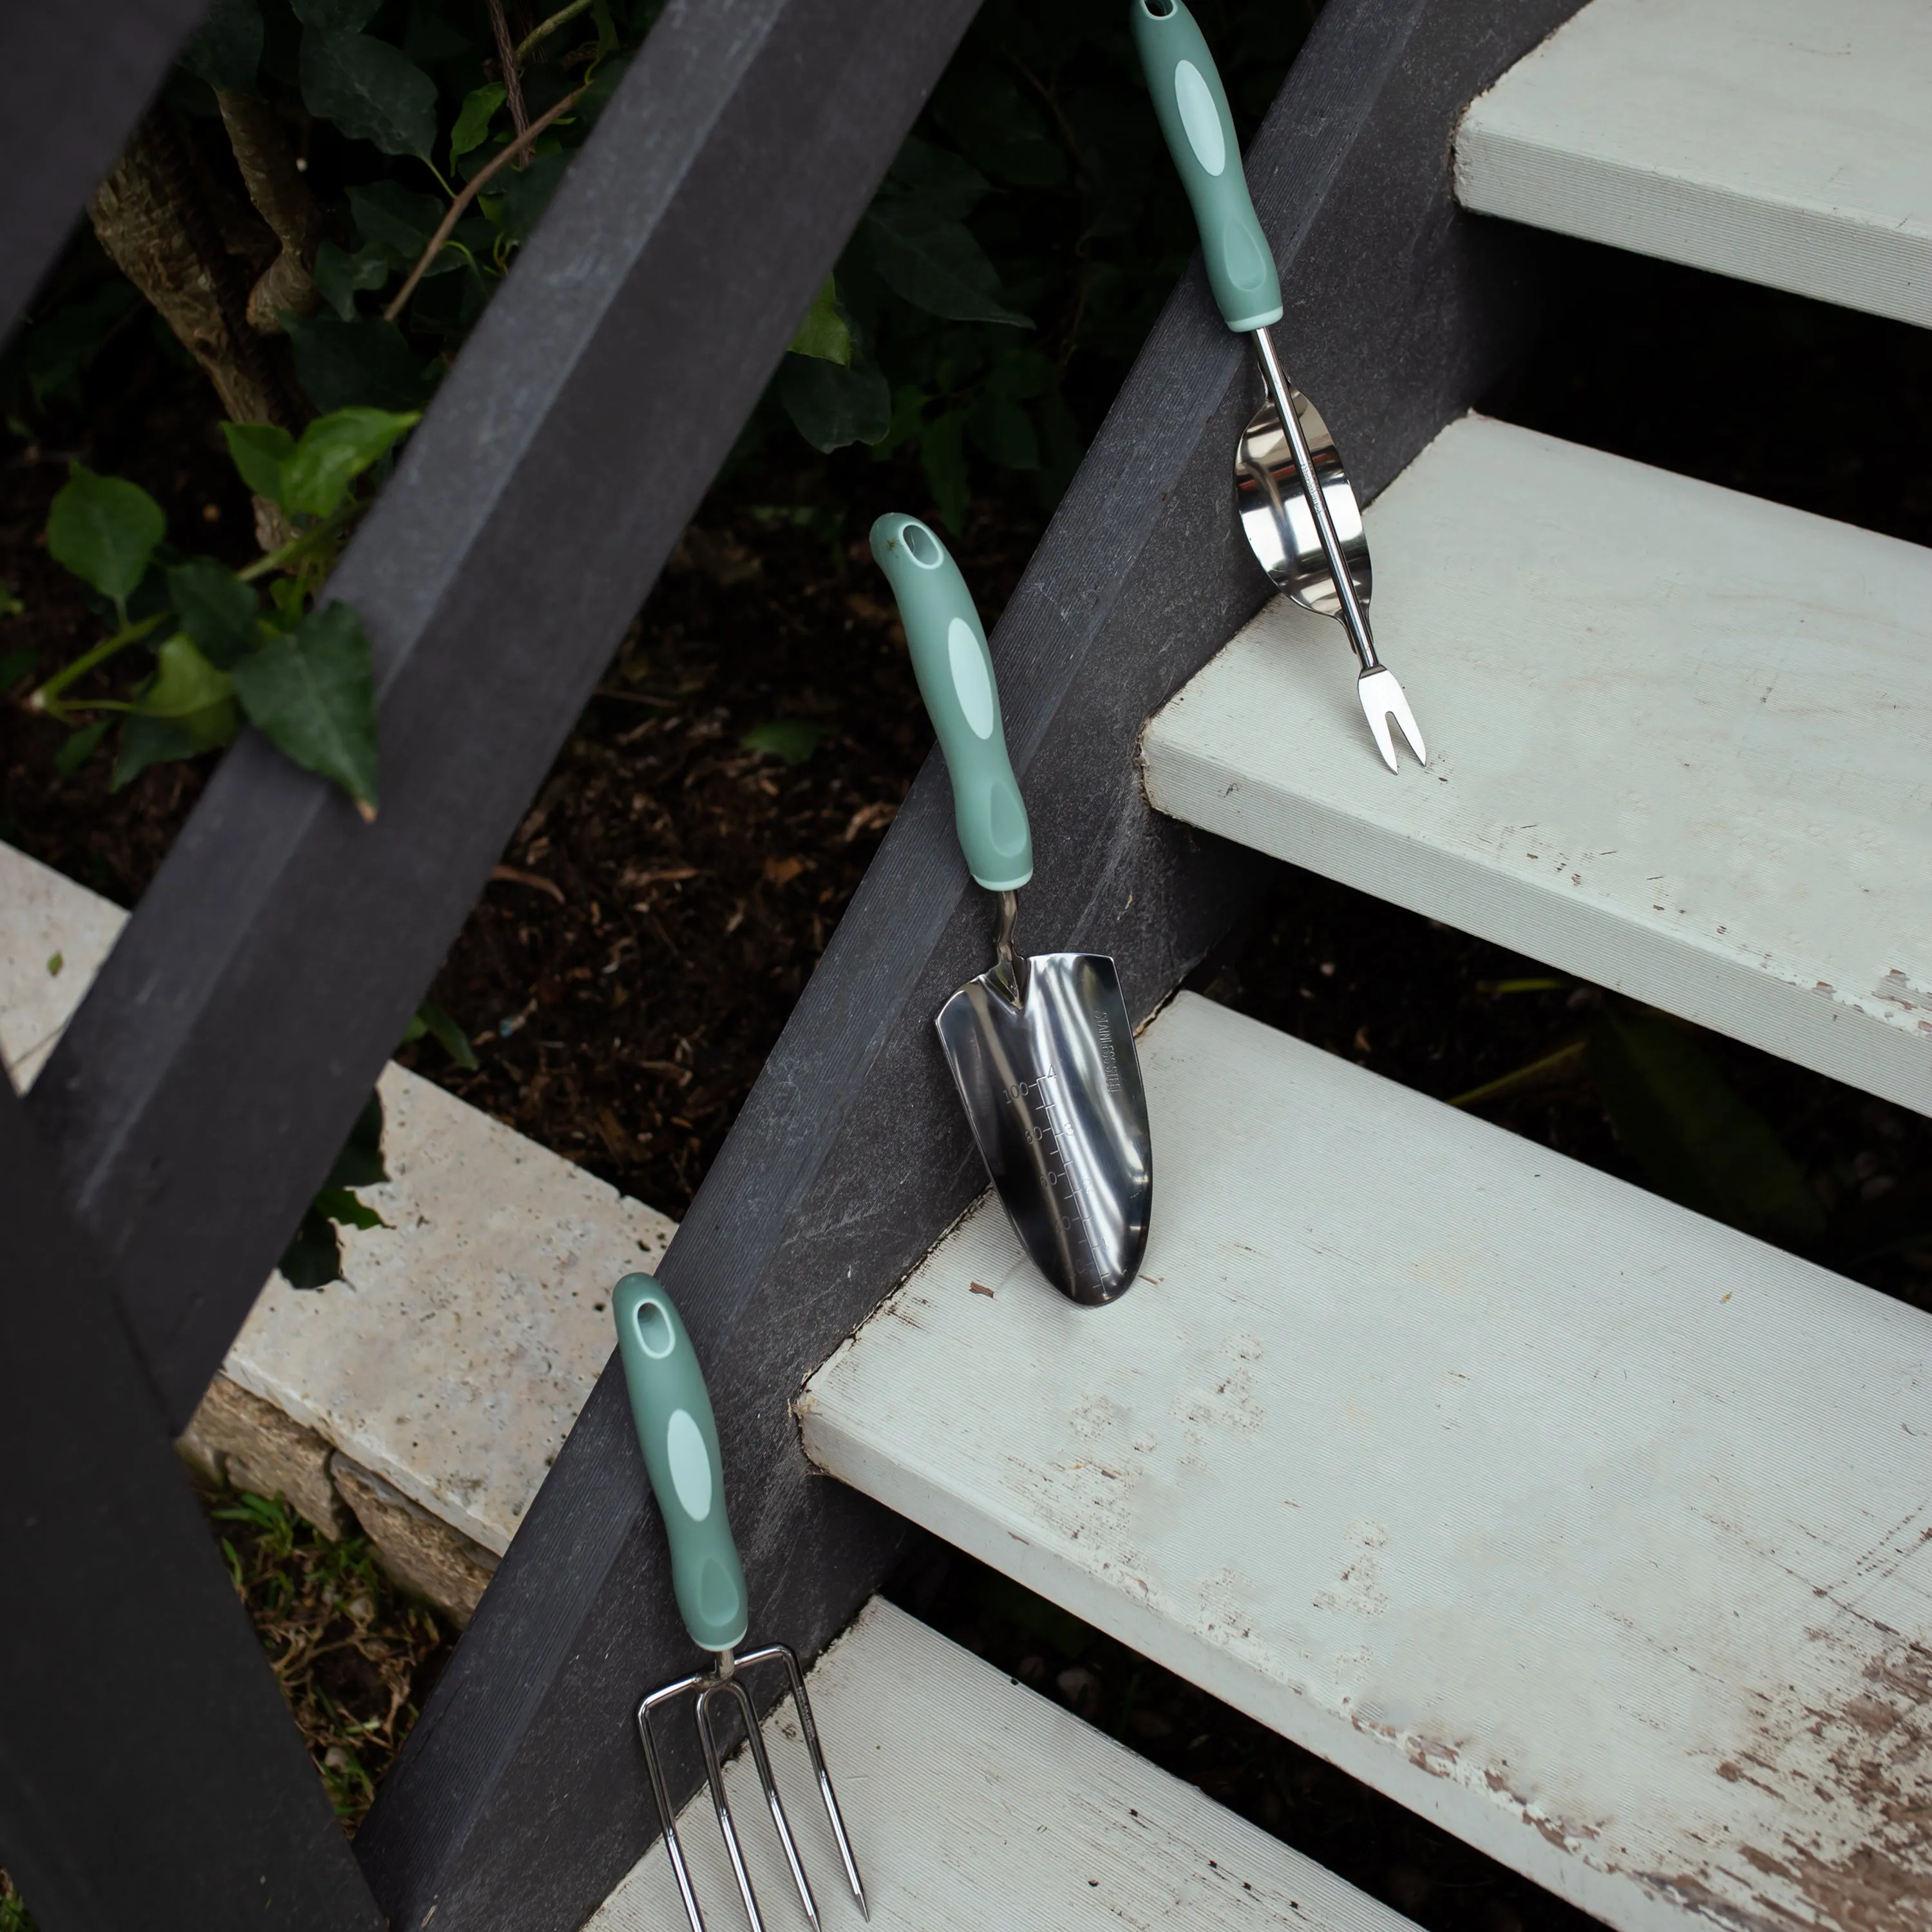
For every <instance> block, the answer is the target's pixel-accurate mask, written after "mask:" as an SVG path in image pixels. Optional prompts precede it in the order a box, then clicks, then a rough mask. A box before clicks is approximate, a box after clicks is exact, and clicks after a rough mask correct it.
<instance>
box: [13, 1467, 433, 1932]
mask: <svg viewBox="0 0 1932 1932" xmlns="http://www.w3.org/2000/svg"><path fill="white" fill-rule="evenodd" d="M203 1502H204V1504H205V1507H206V1508H207V1511H208V1517H209V1520H210V1521H211V1523H212V1525H213V1526H214V1529H215V1532H216V1534H217V1536H218V1538H219V1539H220V1546H221V1553H222V1556H223V1560H224V1561H225V1562H226V1564H227V1565H228V1574H229V1576H230V1577H232V1578H233V1580H234V1583H235V1589H236V1594H237V1595H239V1597H240V1598H241V1599H242V1602H243V1603H244V1604H246V1605H247V1606H248V1614H249V1616H250V1617H251V1619H253V1621H254V1625H255V1628H256V1630H257V1631H258V1632H259V1633H260V1636H261V1639H262V1647H263V1649H264V1650H265V1651H266V1652H267V1653H268V1658H269V1667H270V1668H271V1669H272V1670H273V1671H274V1672H275V1680H276V1682H278V1684H280V1685H281V1687H282V1694H283V1696H284V1697H286V1698H287V1700H288V1702H289V1709H290V1712H292V1713H293V1715H294V1717H295V1720H296V1724H298V1725H299V1727H300V1728H301V1730H302V1739H303V1742H305V1743H306V1744H307V1745H308V1749H309V1755H310V1756H311V1757H312V1758H314V1760H315V1763H316V1768H317V1770H319V1771H320V1772H321V1774H322V1777H323V1783H324V1784H326V1786H327V1787H328V1790H329V1801H330V1802H331V1803H332V1805H334V1806H335V1815H336V1816H337V1817H338V1818H339V1819H341V1821H342V1825H343V1829H344V1830H345V1831H347V1832H354V1830H355V1829H356V1826H358V1825H359V1824H360V1823H362V1819H363V1817H364V1815H365V1814H366V1813H367V1811H368V1809H369V1806H370V1804H371V1801H372V1800H373V1799H374V1797H375V1795H376V1787H377V1784H378V1782H379V1781H380V1779H381V1778H382V1775H383V1772H385V1771H386V1770H387V1769H389V1765H390V1763H391V1762H392V1760H393V1759H394V1758H395V1755H396V1753H397V1752H398V1751H400V1750H401V1748H402V1745H403V1740H404V1739H405V1738H406V1737H407V1736H409V1732H410V1726H411V1725H412V1724H414V1723H415V1721H416V1713H417V1711H418V1709H419V1708H420V1706H421V1703H422V1699H423V1697H425V1695H426V1694H427V1693H428V1688H429V1686H430V1685H431V1683H432V1682H434V1679H435V1676H436V1673H437V1670H439V1669H440V1667H441V1665H442V1664H443V1659H444V1658H445V1657H446V1655H448V1652H449V1646H450V1644H451V1642H452V1638H451V1634H450V1633H449V1631H447V1630H446V1628H445V1627H444V1625H443V1624H442V1622H440V1620H439V1619H437V1616H436V1615H435V1614H434V1612H432V1611H431V1610H428V1609H427V1608H425V1607H424V1606H423V1605H422V1604H419V1603H416V1602H415V1601H413V1600H411V1599H410V1598H407V1597H406V1596H404V1595H403V1594H402V1593H401V1592H400V1591H398V1589H396V1587H395V1585H393V1584H392V1583H390V1581H389V1579H388V1578H387V1577H385V1576H384V1575H383V1573H382V1571H380V1570H379V1569H378V1568H377V1566H376V1562H375V1558H374V1553H373V1551H372V1550H371V1548H370V1545H369V1541H368V1538H366V1537H362V1536H351V1537H345V1538H344V1539H343V1540H342V1541H341V1542H340V1543H337V1542H332V1541H331V1540H330V1539H329V1538H327V1537H326V1536H324V1535H323V1534H322V1533H321V1532H320V1531H319V1530H317V1529H314V1528H312V1527H311V1526H310V1525H309V1524H308V1523H305V1522H304V1521H303V1520H302V1518H301V1517H299V1516H298V1515H296V1513H295V1511H293V1510H292V1509H291V1508H290V1507H289V1506H288V1505H287V1503H286V1502H284V1501H283V1500H282V1499H281V1498H280V1497H279V1496H254V1495H251V1494H250V1493H247V1492H245V1491H226V1492H222V1493H209V1494H207V1495H205V1496H204V1498H203ZM0 1932H7V1927H6V1926H5V1921H0Z"/></svg>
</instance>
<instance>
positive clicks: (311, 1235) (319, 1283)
mask: <svg viewBox="0 0 1932 1932" xmlns="http://www.w3.org/2000/svg"><path fill="white" fill-rule="evenodd" d="M275 1265H276V1267H277V1268H279V1269H280V1270H281V1275H282V1279H283V1280H284V1281H286V1282H287V1283H288V1285H289V1286H290V1287H291V1288H307V1289H317V1288H326V1287H327V1286H329V1283H331V1282H332V1281H340V1280H341V1279H342V1244H341V1242H340V1241H338V1240H337V1239H336V1238H335V1226H334V1225H333V1224H332V1223H331V1222H330V1220H329V1217H328V1216H327V1215H326V1214H323V1213H321V1212H320V1211H319V1210H318V1209H317V1208H315V1207H314V1206H313V1205H311V1207H310V1208H308V1211H307V1212H306V1213H305V1214H303V1216H302V1226H300V1227H299V1228H298V1229H296V1232H295V1238H294V1240H293V1241H290V1244H288V1246H287V1247H286V1248H285V1249H284V1250H283V1251H282V1258H281V1260H280V1261H279V1262H277V1263H276V1264H275Z"/></svg>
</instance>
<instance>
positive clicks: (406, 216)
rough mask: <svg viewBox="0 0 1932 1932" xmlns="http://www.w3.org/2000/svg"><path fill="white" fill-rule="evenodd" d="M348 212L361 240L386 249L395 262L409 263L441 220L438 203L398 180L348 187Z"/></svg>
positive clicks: (424, 245)
mask: <svg viewBox="0 0 1932 1932" xmlns="http://www.w3.org/2000/svg"><path fill="white" fill-rule="evenodd" d="M349 211H350V213H351V214H353V215H354V216H355V217H356V232H357V233H359V235H360V236H362V239H363V240H364V241H365V242H373V243H374V244H375V245H377V247H379V248H386V249H388V250H389V252H390V253H391V254H392V255H393V256H395V258H396V259H397V260H398V262H399V263H407V264H412V265H413V263H415V261H416V257H418V256H419V255H420V254H422V251H424V249H425V248H428V246H429V239H430V237H431V236H432V235H434V233H436V230H437V223H439V222H440V221H441V220H442V219H443V203H442V202H440V201H438V200H437V198H436V196H434V195H433V194H418V193H416V192H415V191H414V190H413V189H410V188H406V187H404V186H403V184H401V182H400V181H371V182H370V183H369V184H368V185H367V186H366V187H352V188H351V189H350V190H349Z"/></svg>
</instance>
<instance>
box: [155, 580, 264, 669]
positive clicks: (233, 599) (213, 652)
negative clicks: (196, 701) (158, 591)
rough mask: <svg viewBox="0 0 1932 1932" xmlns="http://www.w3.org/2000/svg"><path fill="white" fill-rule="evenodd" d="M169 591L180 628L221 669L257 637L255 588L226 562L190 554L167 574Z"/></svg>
mask: <svg viewBox="0 0 1932 1932" xmlns="http://www.w3.org/2000/svg"><path fill="white" fill-rule="evenodd" d="M167 580H168V595H169V598H170V599H171V600H172V602H173V604H174V607H175V615H176V616H178V617H179V618H180V619H181V628H182V629H183V630H184V631H186V632H187V635H188V636H189V637H190V638H191V639H192V640H193V643H194V646H195V648H196V649H197V650H199V652H201V654H202V656H203V657H205V658H206V659H207V660H208V662H209V663H210V664H212V665H214V667H215V668H216V669H217V670H230V669H232V668H233V665H234V663H235V660H236V658H239V656H240V655H242V652H244V651H245V650H246V649H248V647H249V646H250V645H251V644H252V643H254V641H255V613H256V609H257V604H256V601H255V593H254V591H252V590H251V589H249V587H248V585H247V584H245V583H243V582H242V580H241V579H240V578H239V577H237V576H236V574H235V573H234V571H232V570H230V569H229V568H228V566H227V565H226V564H225V563H217V562H215V560H214V558H213V557H211V556H191V557H190V558H189V559H188V560H187V562H185V563H178V564H175V565H173V566H172V568H170V569H169V571H168V573H167Z"/></svg>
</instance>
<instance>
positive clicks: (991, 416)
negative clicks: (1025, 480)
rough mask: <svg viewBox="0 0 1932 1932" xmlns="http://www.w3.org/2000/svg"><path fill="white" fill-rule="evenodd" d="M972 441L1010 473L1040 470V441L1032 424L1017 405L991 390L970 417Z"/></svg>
mask: <svg viewBox="0 0 1932 1932" xmlns="http://www.w3.org/2000/svg"><path fill="white" fill-rule="evenodd" d="M967 427H968V429H970V430H971V431H972V434H973V440H974V442H975V443H977V444H978V445H979V446H980V448H981V449H983V450H984V451H985V452H986V454H987V455H989V456H990V457H991V458H992V459H993V460H994V461H995V463H1000V464H1001V465H1002V466H1004V467H1005V468H1007V469H1038V468H1039V467H1040V439H1039V437H1037V436H1035V435H1034V429H1033V422H1032V420H1031V418H1029V417H1028V415H1027V413H1026V411H1025V410H1023V409H1022V407H1020V405H1019V404H1018V403H1016V402H1013V401H1010V399H1009V398H1007V397H1004V396H1000V395H994V394H993V392H992V391H991V390H990V389H989V390H988V391H987V392H986V394H984V395H982V396H981V397H980V399H979V400H978V401H977V402H976V403H974V405H973V408H972V411H971V414H970V415H969V416H968V419H967Z"/></svg>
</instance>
